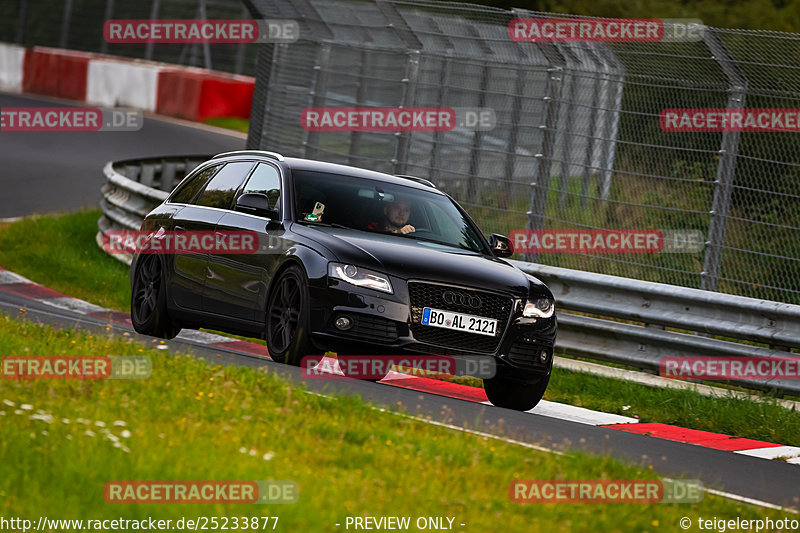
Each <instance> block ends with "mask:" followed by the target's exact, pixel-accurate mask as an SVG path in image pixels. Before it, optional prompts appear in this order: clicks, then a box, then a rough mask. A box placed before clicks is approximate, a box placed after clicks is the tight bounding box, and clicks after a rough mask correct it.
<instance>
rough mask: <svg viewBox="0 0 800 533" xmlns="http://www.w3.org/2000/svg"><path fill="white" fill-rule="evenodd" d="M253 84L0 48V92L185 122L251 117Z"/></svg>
mask: <svg viewBox="0 0 800 533" xmlns="http://www.w3.org/2000/svg"><path fill="white" fill-rule="evenodd" d="M254 87H255V79H254V78H251V77H249V76H237V75H234V74H228V73H225V72H216V71H212V70H206V69H200V68H192V67H181V66H178V65H170V64H167V63H156V62H152V61H141V60H136V59H128V58H122V57H114V56H106V55H100V54H92V53H88V52H76V51H73V50H61V49H57V48H45V47H39V46H37V47H34V48H27V49H26V48H22V47H20V46H15V45H11V44H4V43H0V91H7V92H13V93H30V94H42V95H45V96H54V97H57V98H66V99H69V100H76V101H78V102H85V103H87V104H91V105H98V106H105V107H115V106H122V107H133V108H136V109H141V110H144V111H154V112H157V113H160V114H162V115H167V116H173V117H179V118H183V119H187V120H195V121H199V122H202V121H205V120H206V119H208V118H212V117H240V118H249V117H250V105H251V103H252V99H253V89H254Z"/></svg>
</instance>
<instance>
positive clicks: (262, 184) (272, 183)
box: [242, 163, 281, 210]
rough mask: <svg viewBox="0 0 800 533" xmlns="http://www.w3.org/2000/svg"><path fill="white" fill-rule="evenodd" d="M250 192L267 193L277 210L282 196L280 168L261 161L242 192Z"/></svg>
mask: <svg viewBox="0 0 800 533" xmlns="http://www.w3.org/2000/svg"><path fill="white" fill-rule="evenodd" d="M248 193H260V194H265V195H266V196H267V198H269V205H270V207H272V208H273V209H276V210H277V209H278V208H279V207H280V206H279V205H278V201H279V200H280V197H281V175H280V173H279V172H278V169H277V168H275V167H273V166H272V165H270V164H268V163H259V164H258V166H257V167H256V169H255V170H254V171H253V173H252V174H251V175H250V179H248V180H247V184H246V185H245V186H244V189H242V194H248Z"/></svg>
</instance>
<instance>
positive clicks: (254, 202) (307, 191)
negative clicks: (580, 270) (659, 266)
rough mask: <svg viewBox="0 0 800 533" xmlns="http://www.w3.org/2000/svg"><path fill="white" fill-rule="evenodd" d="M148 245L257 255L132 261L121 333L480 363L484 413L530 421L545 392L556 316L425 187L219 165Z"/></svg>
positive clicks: (494, 248) (320, 170)
mask: <svg viewBox="0 0 800 533" xmlns="http://www.w3.org/2000/svg"><path fill="white" fill-rule="evenodd" d="M141 229H142V230H143V231H145V232H148V233H149V234H152V235H160V234H163V233H164V232H175V231H215V232H227V231H248V232H254V234H256V235H258V240H259V242H260V243H269V245H268V246H262V247H261V248H260V249H259V250H258V252H257V253H242V254H219V255H215V254H214V253H206V254H201V253H195V254H177V255H165V254H135V255H134V260H133V263H132V265H131V287H132V299H131V319H132V321H133V325H134V328H135V329H136V331H137V332H139V333H143V334H147V335H152V336H156V337H162V338H172V337H174V336H175V335H177V334H178V332H179V331H180V329H181V328H201V327H202V328H212V329H215V330H220V331H225V332H229V333H234V334H240V335H246V336H251V337H259V338H264V339H266V342H267V348H268V351H269V355H270V356H271V357H272V359H274V360H275V361H278V362H283V363H288V364H293V365H299V364H300V361H301V359H302V358H303V357H304V356H306V355H312V354H322V353H325V352H326V351H335V352H337V353H340V354H367V353H368V354H376V355H384V354H385V355H396V354H412V353H413V354H434V355H454V356H459V357H470V356H491V357H493V359H494V361H495V362H496V374H495V375H494V377H492V378H488V379H484V385H485V388H486V394H487V396H488V398H489V400H490V401H491V402H492V403H493V404H495V405H497V406H501V407H507V408H511V409H517V410H528V409H531V408H533V407H534V406H535V405H536V404H537V403H538V402H539V401H540V399H541V398H542V395H543V394H544V391H545V389H546V388H547V384H548V382H549V379H550V371H551V369H552V362H553V344H554V342H555V336H556V316H555V314H554V302H553V295H552V293H551V292H550V290H549V289H548V288H547V287H546V286H545V285H544V284H543V283H542V282H541V281H539V280H538V279H536V278H534V277H533V276H530V275H528V274H526V273H524V272H522V271H521V270H519V269H518V268H516V267H514V266H512V265H511V264H509V263H508V262H506V261H504V260H503V259H502V258H503V257H508V256H510V255H511V254H512V253H513V250H512V248H511V245H510V243H509V240H508V239H507V238H506V237H503V236H501V235H496V234H492V235H490V236H489V238H488V240H487V239H486V238H485V237H484V236H483V234H482V233H481V231H480V230H479V229H478V227H477V226H476V224H475V223H474V222H473V221H472V219H470V217H469V215H467V213H466V212H465V211H464V209H462V208H461V206H459V205H458V203H456V202H455V201H454V200H453V199H452V198H451V197H450V196H448V195H447V194H445V193H444V192H442V191H440V190H438V189H437V188H436V187H435V186H434V185H433V184H432V183H431V182H429V181H427V180H424V179H421V178H415V177H412V176H392V175H388V174H383V173H379V172H373V171H370V170H364V169H359V168H354V167H350V166H344V165H337V164H331V163H325V162H320V161H312V160H307V159H296V158H289V157H283V156H281V155H279V154H276V153H272V152H265V151H237V152H229V153H224V154H219V155H217V156H215V157H213V158H212V159H210V160H209V161H206V162H205V163H203V164H201V165H200V166H198V167H197V168H196V169H194V170H193V171H192V172H191V173H190V174H189V175H188V176H187V177H186V178H185V179H184V180H183V181H182V182H181V183H180V184H179V185H178V187H176V188H175V190H174V191H173V192H172V193H171V194H170V195H169V197H168V198H167V199H166V200H165V201H164V203H162V204H161V205H160V206H158V207H157V208H155V209H154V210H153V211H151V212H150V213H149V214H148V215H147V217H146V218H145V219H144V222H143V224H142V228H141Z"/></svg>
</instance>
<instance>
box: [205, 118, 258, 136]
mask: <svg viewBox="0 0 800 533" xmlns="http://www.w3.org/2000/svg"><path fill="white" fill-rule="evenodd" d="M205 124H208V125H209V126H217V127H218V128H227V129H229V130H236V131H241V132H242V133H247V131H248V129H249V128H250V120H248V119H246V118H237V117H214V118H209V119H207V120H206V121H205Z"/></svg>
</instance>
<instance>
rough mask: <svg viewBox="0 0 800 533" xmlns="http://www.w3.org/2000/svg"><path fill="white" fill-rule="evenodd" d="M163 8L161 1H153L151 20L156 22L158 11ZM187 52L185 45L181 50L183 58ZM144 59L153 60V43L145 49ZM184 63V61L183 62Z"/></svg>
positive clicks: (148, 44)
mask: <svg viewBox="0 0 800 533" xmlns="http://www.w3.org/2000/svg"><path fill="white" fill-rule="evenodd" d="M160 7H161V0H153V3H152V4H150V20H156V19H157V18H158V10H159V8H160ZM184 51H186V45H184V48H183V50H181V56H183V52H184ZM144 58H145V59H147V60H148V61H151V60H152V59H153V43H152V42H150V43H147V45H146V46H145V48H144ZM181 62H182V61H181Z"/></svg>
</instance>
